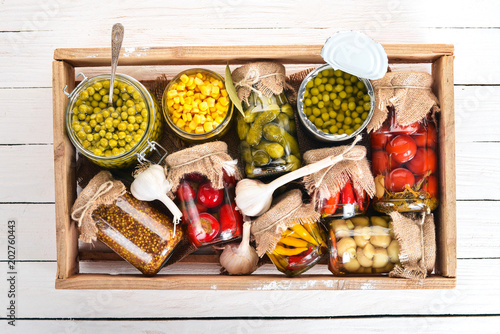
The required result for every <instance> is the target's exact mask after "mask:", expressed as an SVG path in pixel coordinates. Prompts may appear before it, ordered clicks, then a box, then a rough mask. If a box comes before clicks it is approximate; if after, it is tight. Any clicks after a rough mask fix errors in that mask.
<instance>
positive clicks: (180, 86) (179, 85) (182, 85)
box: [176, 83, 186, 90]
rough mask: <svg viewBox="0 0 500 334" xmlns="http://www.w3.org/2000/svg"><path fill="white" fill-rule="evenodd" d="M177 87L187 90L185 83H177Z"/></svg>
mask: <svg viewBox="0 0 500 334" xmlns="http://www.w3.org/2000/svg"><path fill="white" fill-rule="evenodd" d="M176 89H177V90H185V89H186V85H185V84H183V83H180V84H178V85H177V87H176Z"/></svg>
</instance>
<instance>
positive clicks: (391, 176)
mask: <svg viewBox="0 0 500 334" xmlns="http://www.w3.org/2000/svg"><path fill="white" fill-rule="evenodd" d="M370 140H371V149H372V172H373V175H374V177H375V185H376V196H375V198H374V199H373V206H374V208H375V209H376V210H377V211H379V212H391V211H398V212H411V211H414V212H418V211H420V212H422V211H428V210H431V211H432V210H434V209H435V208H436V207H437V205H438V178H437V168H438V156H437V152H438V151H437V129H436V124H435V122H434V121H433V119H432V118H431V117H426V118H424V119H422V120H421V121H418V122H415V123H412V124H409V125H406V126H402V125H400V124H398V122H397V121H396V115H395V112H394V110H391V112H390V113H389V116H388V117H387V119H386V121H385V122H384V123H383V125H382V126H381V127H380V128H379V129H378V130H376V131H374V132H372V133H371V135H370Z"/></svg>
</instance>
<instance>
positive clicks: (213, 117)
mask: <svg viewBox="0 0 500 334" xmlns="http://www.w3.org/2000/svg"><path fill="white" fill-rule="evenodd" d="M210 116H212V119H213V120H215V119H216V118H217V117H219V114H218V113H216V112H214V113H212V115H210Z"/></svg>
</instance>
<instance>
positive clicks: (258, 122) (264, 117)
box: [247, 109, 279, 146]
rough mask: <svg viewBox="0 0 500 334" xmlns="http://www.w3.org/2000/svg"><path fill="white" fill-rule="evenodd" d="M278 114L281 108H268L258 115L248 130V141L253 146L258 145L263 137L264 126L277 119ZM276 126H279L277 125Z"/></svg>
mask: <svg viewBox="0 0 500 334" xmlns="http://www.w3.org/2000/svg"><path fill="white" fill-rule="evenodd" d="M278 114H279V109H268V110H265V111H263V112H262V113H261V114H260V115H259V116H257V118H256V119H255V121H254V122H253V124H252V125H251V126H250V130H248V134H247V143H248V144H250V145H252V146H254V145H257V144H258V143H259V142H260V140H261V139H262V128H263V126H264V125H266V124H268V123H269V122H272V121H273V120H274V119H276V117H277V116H278ZM276 127H278V126H277V125H276ZM278 128H279V127H278ZM273 141H276V140H273Z"/></svg>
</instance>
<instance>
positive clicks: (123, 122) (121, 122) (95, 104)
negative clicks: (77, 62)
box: [66, 73, 163, 169]
mask: <svg viewBox="0 0 500 334" xmlns="http://www.w3.org/2000/svg"><path fill="white" fill-rule="evenodd" d="M80 75H81V76H83V80H82V81H81V82H80V84H79V85H78V86H77V87H76V88H75V89H74V90H73V91H72V92H71V93H70V94H68V93H66V94H67V95H68V98H69V102H68V105H67V108H66V131H67V135H68V137H69V139H70V141H71V143H72V144H73V145H74V146H75V148H76V149H78V151H79V152H80V153H81V154H82V155H84V156H85V157H87V158H88V159H89V160H91V161H92V162H93V163H95V164H97V165H99V166H101V167H105V168H113V169H116V168H126V167H129V166H131V165H133V164H135V163H137V161H138V158H139V159H141V158H144V157H145V156H147V155H148V154H149V153H151V150H150V149H149V148H152V145H151V143H152V142H154V141H158V139H159V138H160V136H161V134H162V131H163V118H162V115H161V109H160V107H159V105H158V103H157V101H156V99H155V98H154V96H153V95H152V94H151V93H150V92H149V91H148V90H147V89H146V87H144V85H143V84H141V83H140V82H139V81H137V80H136V79H134V78H132V77H130V76H128V75H124V74H116V78H115V83H114V89H113V95H112V100H113V101H112V106H110V104H109V103H108V102H109V89H110V74H102V75H98V76H95V77H92V78H87V77H85V76H84V75H83V74H82V73H79V74H78V75H77V77H78V76H80Z"/></svg>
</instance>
